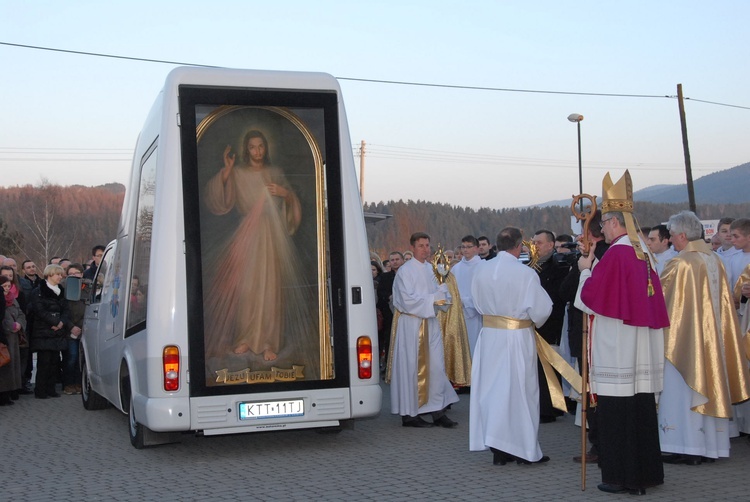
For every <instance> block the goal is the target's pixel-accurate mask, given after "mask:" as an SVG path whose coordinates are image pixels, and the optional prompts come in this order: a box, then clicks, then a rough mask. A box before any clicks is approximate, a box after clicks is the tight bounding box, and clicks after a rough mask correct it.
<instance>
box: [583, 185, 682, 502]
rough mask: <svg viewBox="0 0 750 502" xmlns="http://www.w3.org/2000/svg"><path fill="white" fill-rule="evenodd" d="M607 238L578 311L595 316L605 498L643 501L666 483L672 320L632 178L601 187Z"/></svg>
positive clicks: (587, 272) (587, 261)
mask: <svg viewBox="0 0 750 502" xmlns="http://www.w3.org/2000/svg"><path fill="white" fill-rule="evenodd" d="M602 193H603V195H604V201H603V202H602V207H601V211H602V220H601V224H600V226H601V230H602V233H603V234H604V238H605V239H606V241H607V242H608V243H609V244H610V247H609V249H608V250H607V252H606V253H605V254H604V256H603V257H602V259H601V261H599V263H598V264H597V266H596V268H594V269H593V270H591V268H592V264H593V261H594V256H595V252H596V248H595V247H594V248H593V250H592V251H593V252H592V253H589V255H588V256H585V257H581V258H580V259H579V261H578V268H579V270H581V277H580V280H579V288H578V294H577V297H576V302H575V305H576V307H578V308H579V309H581V310H583V311H584V312H586V313H587V314H593V322H592V324H591V330H590V337H591V343H590V346H591V360H590V366H589V370H590V371H589V375H590V382H591V391H592V393H594V394H596V396H597V412H596V413H597V420H598V422H599V466H600V467H601V473H602V483H601V484H600V485H598V488H599V489H600V490H601V491H603V492H607V493H628V492H629V493H632V494H638V495H641V494H645V493H646V488H649V487H652V486H656V485H660V484H662V483H664V466H663V464H662V459H661V449H660V447H659V426H658V422H657V415H656V393H658V392H661V390H662V387H663V374H664V328H667V327H669V317H668V315H667V308H666V304H665V302H664V295H663V293H662V289H661V283H660V282H659V276H658V274H657V273H656V270H654V268H653V264H652V261H651V256H650V255H649V254H648V250H647V248H646V245H645V244H644V243H643V242H642V241H641V240H640V238H639V237H638V233H637V230H636V229H637V226H636V223H635V218H634V216H633V214H632V213H633V200H632V194H633V184H632V180H631V179H630V173H629V172H628V171H625V175H624V176H623V177H622V178H621V179H620V180H619V181H618V182H617V183H616V184H614V183H612V178H611V177H610V175H609V173H607V175H606V176H605V177H604V181H603V182H602Z"/></svg>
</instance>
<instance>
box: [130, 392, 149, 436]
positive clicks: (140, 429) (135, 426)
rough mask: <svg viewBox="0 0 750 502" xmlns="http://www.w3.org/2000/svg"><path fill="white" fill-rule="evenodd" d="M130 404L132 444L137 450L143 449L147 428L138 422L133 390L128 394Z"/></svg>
mask: <svg viewBox="0 0 750 502" xmlns="http://www.w3.org/2000/svg"><path fill="white" fill-rule="evenodd" d="M128 401H129V403H130V406H129V408H128V432H129V435H130V444H132V445H133V446H134V447H135V449H136V450H142V449H143V448H145V447H146V445H145V441H144V439H145V436H146V428H145V427H144V426H143V425H142V424H139V423H138V420H137V419H136V417H135V410H134V409H133V393H132V392H131V393H130V395H129V396H128Z"/></svg>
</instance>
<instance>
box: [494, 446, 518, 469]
mask: <svg viewBox="0 0 750 502" xmlns="http://www.w3.org/2000/svg"><path fill="white" fill-rule="evenodd" d="M490 451H491V452H492V465H505V464H507V463H508V462H512V461H513V459H514V458H515V457H514V456H513V455H511V454H510V453H505V452H504V451H503V450H498V449H497V448H490Z"/></svg>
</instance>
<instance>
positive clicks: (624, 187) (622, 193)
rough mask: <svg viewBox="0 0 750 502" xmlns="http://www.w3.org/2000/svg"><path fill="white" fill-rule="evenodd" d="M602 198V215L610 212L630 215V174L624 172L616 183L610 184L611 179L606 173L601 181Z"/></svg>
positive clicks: (631, 194) (631, 195)
mask: <svg viewBox="0 0 750 502" xmlns="http://www.w3.org/2000/svg"><path fill="white" fill-rule="evenodd" d="M602 198H603V199H604V200H603V201H602V207H601V211H602V214H604V213H609V212H612V211H617V212H620V213H632V212H633V180H632V179H631V178H630V172H629V171H627V170H626V171H625V174H623V175H622V178H620V179H619V180H618V182H617V183H612V177H611V176H610V175H609V173H607V174H606V175H605V176H604V180H603V181H602Z"/></svg>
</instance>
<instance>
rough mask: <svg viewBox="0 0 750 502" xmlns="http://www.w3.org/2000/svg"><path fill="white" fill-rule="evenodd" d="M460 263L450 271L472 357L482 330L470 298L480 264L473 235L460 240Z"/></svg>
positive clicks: (477, 244) (477, 247)
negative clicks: (460, 304) (459, 302)
mask: <svg viewBox="0 0 750 502" xmlns="http://www.w3.org/2000/svg"><path fill="white" fill-rule="evenodd" d="M461 254H462V255H463V258H462V259H461V261H459V262H458V263H456V265H455V266H454V267H453V268H452V269H451V272H453V275H454V276H455V278H456V282H457V283H458V292H459V294H460V295H461V303H462V305H463V309H464V321H465V322H466V332H467V334H468V336H469V351H470V352H471V356H472V357H474V346H475V345H476V344H477V339H478V338H479V332H480V331H481V330H482V316H481V315H479V312H477V309H476V307H474V299H473V298H472V296H471V281H473V280H474V274H475V272H476V271H477V265H479V264H480V263H481V262H482V259H481V258H480V257H479V241H478V240H477V238H476V237H474V236H473V235H467V236H465V237H464V238H463V239H461Z"/></svg>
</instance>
